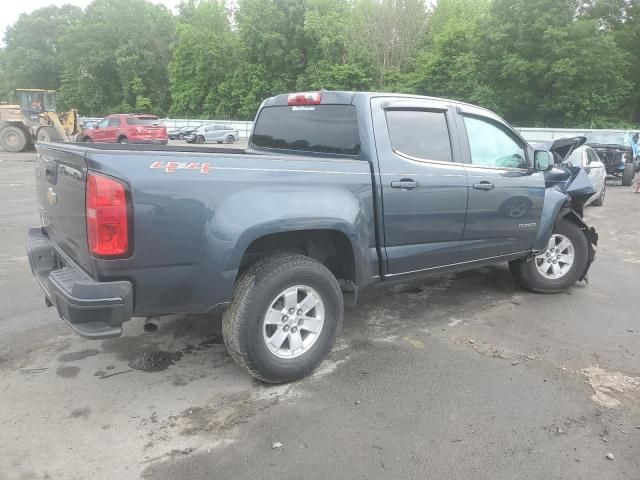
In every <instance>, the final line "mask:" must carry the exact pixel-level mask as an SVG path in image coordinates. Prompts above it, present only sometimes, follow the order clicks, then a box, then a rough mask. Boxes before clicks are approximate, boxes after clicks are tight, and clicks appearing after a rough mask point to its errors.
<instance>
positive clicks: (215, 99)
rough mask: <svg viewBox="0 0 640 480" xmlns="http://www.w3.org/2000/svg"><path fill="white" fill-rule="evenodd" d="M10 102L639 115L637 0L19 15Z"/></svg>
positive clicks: (289, 4)
mask: <svg viewBox="0 0 640 480" xmlns="http://www.w3.org/2000/svg"><path fill="white" fill-rule="evenodd" d="M4 42H5V46H4V48H3V49H1V50H0V99H3V98H4V97H6V96H7V95H8V92H9V91H10V90H12V89H13V88H20V87H22V88H52V89H56V90H58V91H59V99H60V103H61V107H63V108H69V107H74V108H77V109H78V110H79V111H80V113H81V114H82V115H86V116H101V115H106V114H109V113H113V112H126V111H138V112H143V111H144V112H152V113H156V114H158V115H170V116H173V117H200V118H214V117H215V118H228V119H252V118H253V116H254V115H255V112H256V110H257V108H258V106H259V104H260V102H261V101H262V100H263V99H264V98H265V97H268V96H271V95H275V94H279V93H283V92H290V91H300V90H315V89H320V88H325V89H346V90H368V91H387V92H401V93H415V94H421V95H433V96H441V97H448V98H452V99H456V100H463V101H468V102H471V103H475V104H479V105H482V106H485V107H488V108H490V109H492V110H495V111H497V112H499V113H500V114H502V115H503V116H504V117H505V118H507V120H509V121H511V122H513V123H515V124H517V125H527V126H548V127H563V126H566V127H593V128H598V127H600V128H603V127H621V128H622V127H629V128H633V126H634V125H637V123H638V122H639V121H640V63H639V59H640V52H638V51H637V50H638V47H640V0H438V1H437V3H433V2H429V1H427V0H239V1H237V2H234V3H233V4H232V5H231V6H229V5H226V4H225V2H224V1H223V0H187V1H184V2H183V3H182V4H181V5H180V6H179V8H178V12H177V13H176V14H174V13H172V12H171V11H169V10H168V9H167V8H165V7H164V6H161V5H156V4H152V3H150V2H148V1H147V0H94V1H93V2H92V3H91V4H90V5H89V6H88V7H87V8H86V9H84V10H82V9H80V8H78V7H74V6H70V5H65V6H62V7H56V6H48V7H44V8H40V9H38V10H35V11H34V12H32V13H30V14H24V15H22V16H21V17H20V18H19V19H18V20H17V21H16V23H15V24H13V25H12V26H10V27H9V28H8V29H7V32H6V34H5V37H4Z"/></svg>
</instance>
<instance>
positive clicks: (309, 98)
mask: <svg viewBox="0 0 640 480" xmlns="http://www.w3.org/2000/svg"><path fill="white" fill-rule="evenodd" d="M321 99H322V92H299V93H290V94H289V97H288V98H287V101H288V102H287V103H288V104H289V105H318V104H319V103H320V100H321Z"/></svg>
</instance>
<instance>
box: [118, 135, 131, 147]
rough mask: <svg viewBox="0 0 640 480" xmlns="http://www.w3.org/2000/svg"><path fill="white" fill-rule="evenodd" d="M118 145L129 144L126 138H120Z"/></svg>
mask: <svg viewBox="0 0 640 480" xmlns="http://www.w3.org/2000/svg"><path fill="white" fill-rule="evenodd" d="M118 143H120V144H122V145H126V144H127V143H129V139H128V138H127V137H120V138H119V139H118Z"/></svg>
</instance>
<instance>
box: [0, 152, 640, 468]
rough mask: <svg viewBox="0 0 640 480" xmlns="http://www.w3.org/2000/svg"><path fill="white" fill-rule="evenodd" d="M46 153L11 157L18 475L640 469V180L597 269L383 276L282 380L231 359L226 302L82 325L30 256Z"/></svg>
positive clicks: (0, 326) (7, 390) (12, 430)
mask: <svg viewBox="0 0 640 480" xmlns="http://www.w3.org/2000/svg"><path fill="white" fill-rule="evenodd" d="M33 157H34V154H33V153H26V154H19V155H16V154H7V153H0V205H2V210H1V211H0V240H1V242H2V246H3V249H2V251H1V252H0V292H1V293H0V451H1V452H2V454H1V455H0V479H3V480H4V479H8V480H13V479H44V478H48V479H65V480H66V479H83V480H86V479H88V478H92V479H138V478H152V479H189V480H190V479H217V478H220V479H225V480H226V479H252V480H253V479H274V478H278V479H302V478H304V479H309V480H311V479H322V480H327V479H356V478H358V479H360V478H363V479H388V478H394V479H427V478H428V479H474V480H477V479H491V480H497V479H505V480H507V479H509V480H512V479H611V480H614V479H615V480H619V479H632V480H637V479H638V478H640V302H639V301H638V293H637V292H638V280H639V279H640V248H638V242H639V241H640V214H639V213H638V212H639V207H640V195H634V194H633V193H632V192H631V190H630V189H629V188H626V187H620V186H617V185H616V184H615V183H612V184H610V185H609V186H608V188H607V197H606V200H605V205H604V206H603V207H589V208H587V210H586V219H587V221H588V222H589V223H591V224H593V225H594V226H595V227H596V229H597V230H598V231H599V233H600V246H599V248H598V253H597V259H596V262H595V263H594V265H593V268H592V270H591V273H590V275H589V284H588V285H587V284H585V283H581V284H579V285H577V286H575V287H574V288H572V289H571V290H570V291H569V292H567V293H564V294H558V295H551V296H545V295H538V294H533V293H530V292H526V291H523V290H521V289H520V288H518V287H517V286H516V285H515V284H514V283H513V281H512V280H511V277H510V275H509V272H508V269H507V267H506V265H500V266H496V267H492V268H482V269H480V270H475V271H472V272H467V273H463V274H457V275H448V276H444V277H438V278H433V279H430V280H423V281H418V282H411V283H406V284H397V285H394V286H386V287H376V288H372V289H370V290H368V291H365V292H364V294H363V295H362V297H361V302H360V305H359V306H358V307H356V308H349V309H347V312H346V315H345V323H344V329H343V332H342V333H341V335H340V338H339V341H338V343H337V345H336V347H335V348H334V350H333V352H332V354H331V356H330V358H329V359H327V360H326V361H325V362H324V363H323V364H322V365H321V367H320V368H319V370H318V371H317V372H316V373H315V374H314V375H312V376H311V377H310V378H307V379H305V380H302V381H299V382H296V383H293V384H290V385H285V386H275V387H274V386H266V385H263V384H260V383H258V382H256V381H254V380H252V379H251V378H249V377H248V376H247V375H246V374H245V373H244V372H243V371H242V370H240V369H239V368H238V367H237V366H236V365H235V364H234V363H233V361H232V360H231V358H230V357H229V356H228V355H227V353H226V352H225V349H224V345H223V344H222V339H221V336H220V318H219V317H215V316H204V317H202V316H190V317H184V316H178V315H174V316H171V317H166V318H163V319H162V320H161V324H160V329H159V331H158V332H157V333H155V334H147V333H143V331H142V325H143V319H134V320H132V321H130V322H128V323H127V324H126V326H125V332H124V336H123V337H121V338H118V339H110V340H103V341H90V340H85V339H82V338H79V337H78V336H76V335H75V334H73V333H72V332H71V331H70V330H69V328H68V327H67V326H65V325H64V324H63V322H62V321H61V320H59V319H58V317H57V314H56V312H55V311H54V309H52V308H47V307H46V306H45V304H44V298H43V295H42V293H41V292H40V290H39V288H38V286H37V284H36V282H35V280H34V279H33V278H32V276H31V273H30V271H29V266H28V262H27V258H26V254H25V249H24V241H25V233H26V230H27V228H28V227H29V226H34V225H38V213H37V208H36V203H35V199H34V176H33V160H34V158H33ZM150 359H151V360H154V359H155V360H157V359H161V360H162V361H161V362H160V364H158V365H159V366H158V369H159V370H158V371H153V372H145V371H140V370H136V369H134V368H132V367H131V366H130V364H132V365H134V366H136V365H140V364H141V363H142V364H144V362H146V361H149V360H150ZM164 367H166V368H164ZM160 368H164V369H161V370H160ZM607 455H609V457H610V458H608V457H607Z"/></svg>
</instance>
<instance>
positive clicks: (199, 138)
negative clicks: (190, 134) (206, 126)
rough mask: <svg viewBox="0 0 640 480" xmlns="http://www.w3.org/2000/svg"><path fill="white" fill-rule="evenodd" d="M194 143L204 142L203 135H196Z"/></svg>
mask: <svg viewBox="0 0 640 480" xmlns="http://www.w3.org/2000/svg"><path fill="white" fill-rule="evenodd" d="M196 143H204V137H203V136H202V135H198V136H197V137H196Z"/></svg>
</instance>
